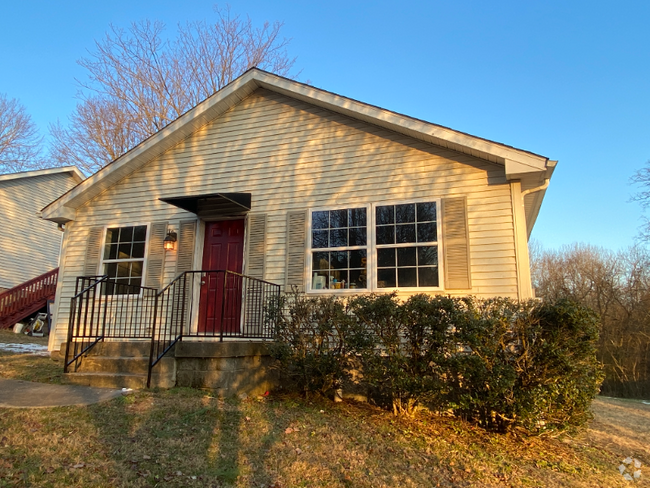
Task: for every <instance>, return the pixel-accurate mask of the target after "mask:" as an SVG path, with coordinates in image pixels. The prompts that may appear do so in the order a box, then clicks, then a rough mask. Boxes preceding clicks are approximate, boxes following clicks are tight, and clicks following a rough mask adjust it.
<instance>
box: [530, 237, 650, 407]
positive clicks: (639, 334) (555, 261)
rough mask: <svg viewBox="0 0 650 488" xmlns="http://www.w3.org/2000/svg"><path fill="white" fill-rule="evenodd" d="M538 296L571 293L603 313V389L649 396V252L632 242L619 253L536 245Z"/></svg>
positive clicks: (533, 255) (616, 393)
mask: <svg viewBox="0 0 650 488" xmlns="http://www.w3.org/2000/svg"><path fill="white" fill-rule="evenodd" d="M531 270H532V274H533V283H534V286H535V290H536V293H537V296H539V297H541V298H546V299H557V298H563V297H565V298H571V299H573V300H575V301H577V302H579V303H581V304H582V305H586V306H588V307H591V308H592V309H594V310H595V311H597V312H598V313H599V314H600V317H601V330H600V344H599V352H598V357H599V359H600V361H602V362H603V364H604V365H605V373H606V379H605V382H604V383H603V391H604V392H606V393H607V394H610V395H614V396H632V397H642V398H650V252H649V251H648V249H647V248H645V247H643V246H639V245H637V246H633V247H630V248H628V249H624V250H622V251H620V252H618V253H614V252H611V251H608V250H606V249H602V248H599V247H595V246H589V245H584V244H574V245H572V246H565V247H563V248H561V249H560V250H559V251H546V250H542V249H541V248H540V247H539V246H537V247H536V246H533V249H532V252H531Z"/></svg>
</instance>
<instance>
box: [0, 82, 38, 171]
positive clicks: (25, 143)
mask: <svg viewBox="0 0 650 488" xmlns="http://www.w3.org/2000/svg"><path fill="white" fill-rule="evenodd" d="M41 143H42V138H41V137H40V136H39V135H38V129H37V128H36V126H35V125H34V122H32V119H31V117H30V116H29V115H28V114H27V112H26V111H25V107H23V106H22V105H21V104H20V103H19V102H18V100H16V99H15V98H12V99H9V98H7V96H6V95H3V94H1V93H0V174H2V173H14V172H17V171H24V170H28V169H36V168H41V167H43V161H42V160H41V158H40V155H41Z"/></svg>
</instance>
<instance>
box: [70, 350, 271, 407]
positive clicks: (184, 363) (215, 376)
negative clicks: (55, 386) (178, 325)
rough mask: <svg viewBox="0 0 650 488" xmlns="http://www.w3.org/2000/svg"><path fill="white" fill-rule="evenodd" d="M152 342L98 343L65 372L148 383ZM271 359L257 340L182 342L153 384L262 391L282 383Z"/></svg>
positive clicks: (93, 380)
mask: <svg viewBox="0 0 650 488" xmlns="http://www.w3.org/2000/svg"><path fill="white" fill-rule="evenodd" d="M63 347H64V346H63ZM149 347H150V343H149V342H144V341H140V342H135V341H134V342H104V343H100V344H98V345H97V346H95V347H94V348H92V349H91V350H90V351H89V352H88V355H87V356H85V357H83V358H82V361H81V364H80V365H79V367H78V368H77V370H76V371H74V372H70V373H67V374H66V375H65V379H64V381H65V382H66V383H71V384H77V385H86V386H99V387H105V388H133V389H142V388H146V386H147V365H148V361H149ZM62 350H63V348H62ZM271 363H272V361H271V358H270V356H269V355H268V352H267V350H266V347H265V345H264V344H263V343H259V342H189V341H188V342H183V341H181V342H179V343H177V344H176V346H175V347H174V348H173V349H172V351H170V352H169V353H168V355H167V356H165V357H164V358H162V359H161V361H160V362H159V363H158V364H157V365H156V366H154V369H153V372H152V376H151V386H152V387H159V388H172V387H174V386H185V387H190V388H201V389H209V390H213V391H215V393H217V394H218V395H221V396H235V395H242V394H247V395H260V394H263V393H265V392H266V391H270V390H272V389H273V388H274V387H275V386H276V385H277V384H278V381H277V377H276V375H275V373H274V371H273V369H272V367H271Z"/></svg>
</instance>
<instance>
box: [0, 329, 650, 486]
mask: <svg viewBox="0 0 650 488" xmlns="http://www.w3.org/2000/svg"><path fill="white" fill-rule="evenodd" d="M2 339H3V337H0V342H2ZM30 364H31V365H32V366H31V367H30V366H29V365H30ZM0 365H1V369H0V376H2V377H6V378H17V377H20V378H21V379H25V378H26V377H25V374H27V373H25V372H24V371H25V370H26V369H27V370H38V371H48V372H47V374H43V375H42V376H40V378H41V381H57V378H60V372H58V373H57V368H58V370H60V368H61V367H60V365H58V364H57V363H55V362H53V361H52V360H50V359H48V358H39V357H35V356H25V355H3V356H0ZM52 365H54V367H52ZM30 374H31V373H30ZM57 374H58V376H57ZM27 376H28V377H29V374H27ZM36 376H37V375H32V376H31V377H32V379H38V378H37V377H36ZM594 414H595V420H594V422H593V423H592V424H591V427H590V428H589V429H587V430H585V431H582V432H580V433H578V434H576V435H573V436H568V435H564V436H561V437H559V438H549V437H546V438H525V437H521V436H518V435H516V434H507V435H501V434H494V433H489V432H485V431H483V430H481V429H477V428H475V427H473V426H472V425H470V424H467V423H465V422H462V421H459V420H456V419H452V418H446V417H439V416H434V415H431V414H428V413H424V412H422V413H420V414H419V416H418V417H417V418H416V419H414V420H411V419H400V418H396V417H394V416H393V415H392V414H391V413H389V412H385V411H382V410H380V409H377V408H375V407H371V406H369V405H361V404H345V403H331V402H329V401H327V400H322V399H312V400H304V399H301V398H298V397H292V396H283V397H274V396H270V397H260V398H247V399H243V400H222V399H219V398H214V397H213V396H212V395H211V394H210V393H209V392H205V391H199V390H190V389H182V388H176V389H172V390H167V391H140V392H136V393H135V394H133V395H130V396H126V397H121V398H118V399H115V400H112V401H110V402H106V403H103V404H98V405H92V406H89V407H59V408H51V409H37V410H36V409H35V410H29V409H0V487H9V486H38V487H64V486H65V487H70V486H72V487H105V486H117V487H146V486H160V487H180V486H190V487H191V486H196V487H203V486H213V487H228V486H236V487H275V488H280V487H300V486H305V487H321V486H322V487H326V486H327V487H373V488H374V487H396V486H400V487H401V486H404V487H436V486H440V487H467V486H479V487H501V486H540V487H565V486H568V487H593V486H602V487H617V486H621V487H622V486H630V485H633V484H635V485H637V486H650V483H649V482H648V480H647V479H646V476H650V468H646V466H645V463H646V462H650V451H649V447H648V446H650V442H649V441H650V405H644V404H643V403H641V402H634V401H624V400H615V399H606V398H600V399H597V400H596V401H595V402H594ZM627 456H634V457H636V458H638V459H640V460H641V461H642V462H643V463H644V466H643V467H642V468H641V470H642V472H643V475H642V477H641V480H640V481H639V482H638V483H631V482H627V481H625V480H623V478H622V477H621V475H620V474H619V472H618V466H619V465H620V464H621V460H622V459H623V458H625V457H627Z"/></svg>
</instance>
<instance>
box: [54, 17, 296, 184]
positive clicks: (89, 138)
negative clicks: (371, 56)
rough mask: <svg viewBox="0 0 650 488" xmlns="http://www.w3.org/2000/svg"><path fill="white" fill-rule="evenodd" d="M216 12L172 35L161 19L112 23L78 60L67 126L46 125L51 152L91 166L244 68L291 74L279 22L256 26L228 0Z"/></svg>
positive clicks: (106, 160) (99, 164)
mask: <svg viewBox="0 0 650 488" xmlns="http://www.w3.org/2000/svg"><path fill="white" fill-rule="evenodd" d="M215 13H216V21H215V22H214V23H212V24H210V23H207V22H192V23H187V24H185V25H179V26H178V30H177V34H176V37H174V38H167V37H166V36H165V26H164V24H162V23H161V22H151V21H144V22H140V23H134V24H132V25H131V27H130V28H129V29H128V30H124V29H119V28H117V27H115V26H111V28H110V30H109V32H108V33H107V34H106V35H105V37H104V38H103V39H102V40H101V41H97V42H95V49H94V51H92V52H91V53H90V54H89V56H88V57H86V58H82V59H80V60H79V64H80V65H81V66H82V67H84V68H85V69H86V70H87V73H88V78H87V79H85V80H83V81H77V82H78V83H79V86H80V90H81V92H80V95H79V98H80V100H81V101H80V103H79V104H78V105H77V108H76V110H75V112H74V113H73V114H72V116H71V117H70V120H69V124H68V127H67V128H66V127H64V126H62V125H61V124H60V123H57V124H55V125H53V126H51V127H50V132H51V135H52V138H53V144H52V148H51V150H50V158H51V159H52V160H53V161H54V162H56V163H57V164H61V163H62V162H63V161H67V162H68V164H77V165H78V166H80V167H82V168H84V170H85V171H89V172H91V173H92V172H95V171H97V170H98V169H100V168H102V167H103V166H105V165H106V164H108V163H109V162H110V161H112V160H113V159H115V158H117V157H119V156H121V155H122V154H124V153H125V152H126V151H128V150H129V149H131V148H132V147H133V146H134V145H136V144H138V143H139V142H141V141H143V140H144V139H146V138H147V137H149V136H150V135H151V134H153V133H155V132H157V131H159V130H160V129H162V128H163V127H165V126H166V125H167V124H169V123H170V122H172V121H173V120H175V119H177V118H178V117H179V116H180V115H182V114H183V113H185V112H186V111H187V110H189V109H190V108H192V107H193V106H195V105H196V104H198V103H200V102H201V101H203V100H204V99H205V98H207V97H209V96H210V95H212V94H214V93H215V92H216V91H218V90H220V89H221V88H223V87H224V86H225V85H227V84H228V83H230V82H231V81H232V80H233V79H235V78H236V77H237V76H239V75H241V74H242V73H243V72H245V71H246V70H247V69H249V68H251V67H253V66H257V67H259V68H262V69H265V70H268V71H273V72H275V73H278V74H280V75H283V76H287V75H288V74H289V72H290V70H291V68H292V67H293V65H294V62H295V59H290V58H289V57H288V56H287V46H288V44H289V40H288V39H285V38H282V37H281V36H280V31H281V29H282V24H281V23H279V22H275V23H273V24H269V23H268V22H266V23H264V24H263V26H262V27H260V28H256V27H255V26H254V25H253V23H252V21H251V19H250V18H248V17H246V18H245V19H243V18H241V17H239V16H233V15H231V12H230V9H229V8H226V9H218V8H216V7H215ZM95 117H101V119H102V120H96V119H95Z"/></svg>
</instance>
